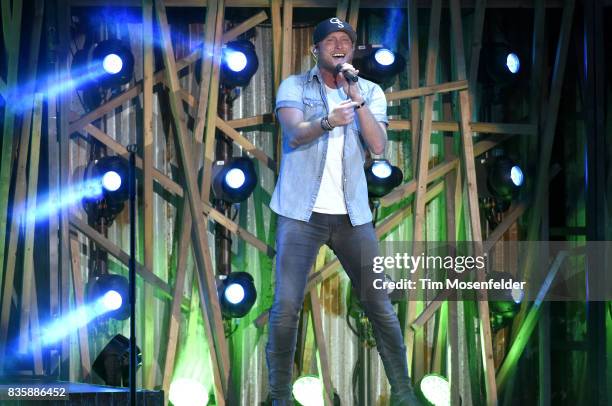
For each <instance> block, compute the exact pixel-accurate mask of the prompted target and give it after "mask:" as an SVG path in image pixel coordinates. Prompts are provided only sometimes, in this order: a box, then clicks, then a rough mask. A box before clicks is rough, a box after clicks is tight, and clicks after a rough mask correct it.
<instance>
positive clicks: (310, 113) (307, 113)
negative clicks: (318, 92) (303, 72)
mask: <svg viewBox="0 0 612 406" xmlns="http://www.w3.org/2000/svg"><path fill="white" fill-rule="evenodd" d="M302 102H303V103H304V120H306V121H310V120H312V119H313V118H316V117H322V116H323V114H324V112H325V105H324V104H323V100H321V98H314V97H308V96H304V97H303V99H302Z"/></svg>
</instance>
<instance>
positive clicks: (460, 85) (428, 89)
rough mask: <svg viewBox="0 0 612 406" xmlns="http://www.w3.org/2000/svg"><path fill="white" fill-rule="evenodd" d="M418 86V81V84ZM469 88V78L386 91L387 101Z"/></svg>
mask: <svg viewBox="0 0 612 406" xmlns="http://www.w3.org/2000/svg"><path fill="white" fill-rule="evenodd" d="M417 80H418V78H417ZM411 85H412V86H415V85H414V84H411ZM416 86H418V83H417V84H416ZM467 88H468V81H467V80H456V81H454V82H447V83H440V84H430V85H427V86H422V87H413V88H412V89H405V90H396V91H394V92H387V93H385V97H386V98H387V101H391V100H403V99H413V98H417V97H423V96H430V95H435V94H441V93H450V92H455V91H457V90H463V89H467Z"/></svg>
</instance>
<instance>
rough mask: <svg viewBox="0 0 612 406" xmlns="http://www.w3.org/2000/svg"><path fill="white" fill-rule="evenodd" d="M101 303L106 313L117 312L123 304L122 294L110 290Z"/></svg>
mask: <svg viewBox="0 0 612 406" xmlns="http://www.w3.org/2000/svg"><path fill="white" fill-rule="evenodd" d="M101 303H102V305H103V306H104V309H106V311H109V312H110V311H113V310H117V309H118V308H120V307H121V305H122V304H123V298H122V297H121V294H120V293H119V292H117V291H116V290H109V291H108V292H106V293H105V294H104V296H102V299H101Z"/></svg>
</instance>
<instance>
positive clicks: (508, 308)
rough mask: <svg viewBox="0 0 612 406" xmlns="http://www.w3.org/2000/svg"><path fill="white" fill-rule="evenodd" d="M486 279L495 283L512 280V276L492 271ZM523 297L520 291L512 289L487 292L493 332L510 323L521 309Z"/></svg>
mask: <svg viewBox="0 0 612 406" xmlns="http://www.w3.org/2000/svg"><path fill="white" fill-rule="evenodd" d="M488 277H489V279H493V280H495V281H497V282H501V281H502V280H503V281H505V282H508V281H510V280H513V276H512V275H511V274H510V273H508V272H499V271H494V272H491V273H490V274H489V275H488ZM524 296H525V292H524V291H523V290H522V289H518V288H514V287H512V288H510V289H506V288H502V289H490V290H489V291H488V300H489V314H490V319H491V329H492V330H493V331H498V330H500V329H502V328H504V327H506V326H508V325H510V324H511V323H512V320H513V319H514V317H515V316H516V315H517V314H518V312H519V310H520V308H521V302H522V301H523V298H524Z"/></svg>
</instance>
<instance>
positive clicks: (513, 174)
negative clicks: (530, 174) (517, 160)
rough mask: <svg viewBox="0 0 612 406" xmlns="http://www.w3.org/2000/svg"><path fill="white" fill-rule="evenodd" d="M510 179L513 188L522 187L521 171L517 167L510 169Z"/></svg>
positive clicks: (522, 177)
mask: <svg viewBox="0 0 612 406" xmlns="http://www.w3.org/2000/svg"><path fill="white" fill-rule="evenodd" d="M510 179H512V183H514V185H515V186H522V185H523V181H524V176H523V171H522V170H521V168H520V167H519V166H517V165H514V166H513V167H512V169H510Z"/></svg>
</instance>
